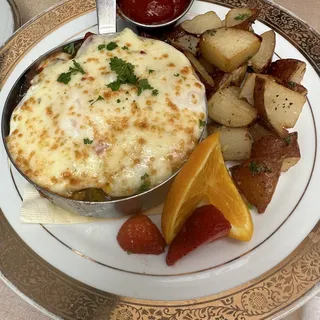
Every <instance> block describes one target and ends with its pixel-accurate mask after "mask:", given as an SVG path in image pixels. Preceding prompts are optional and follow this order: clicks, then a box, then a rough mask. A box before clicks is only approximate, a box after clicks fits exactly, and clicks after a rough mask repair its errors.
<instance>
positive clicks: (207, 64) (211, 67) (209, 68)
mask: <svg viewBox="0 0 320 320" xmlns="http://www.w3.org/2000/svg"><path fill="white" fill-rule="evenodd" d="M198 60H199V62H200V63H201V64H202V65H203V67H204V68H205V69H206V71H207V72H208V73H209V74H214V73H216V72H217V71H220V72H223V71H221V70H219V69H218V68H217V67H216V66H214V65H213V64H212V63H210V62H209V61H207V60H206V59H205V58H204V57H203V56H199V57H198Z"/></svg>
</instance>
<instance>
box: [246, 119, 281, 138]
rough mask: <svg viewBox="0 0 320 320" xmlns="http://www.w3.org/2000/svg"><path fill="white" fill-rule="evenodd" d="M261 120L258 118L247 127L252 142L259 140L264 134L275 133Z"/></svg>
mask: <svg viewBox="0 0 320 320" xmlns="http://www.w3.org/2000/svg"><path fill="white" fill-rule="evenodd" d="M261 122H262V121H261V120H258V121H257V122H256V123H254V124H253V125H252V126H250V127H249V132H250V135H251V138H252V140H253V142H257V141H260V139H261V138H263V137H266V136H270V135H273V136H274V135H275V133H274V132H273V131H271V130H269V129H268V128H266V127H265V126H264V125H263V123H261Z"/></svg>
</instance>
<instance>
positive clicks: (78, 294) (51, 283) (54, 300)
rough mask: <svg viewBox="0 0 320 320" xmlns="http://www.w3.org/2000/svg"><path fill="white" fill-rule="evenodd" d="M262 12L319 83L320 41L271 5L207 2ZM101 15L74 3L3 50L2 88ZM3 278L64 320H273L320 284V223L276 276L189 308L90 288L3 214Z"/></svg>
mask: <svg viewBox="0 0 320 320" xmlns="http://www.w3.org/2000/svg"><path fill="white" fill-rule="evenodd" d="M208 2H212V3H216V4H220V5H224V6H228V7H239V6H243V5H245V4H246V3H249V2H250V4H251V5H255V6H257V7H258V8H259V9H261V18H260V20H261V21H262V22H263V23H265V24H267V25H269V26H270V27H272V28H273V29H275V30H276V31H277V32H279V33H280V34H281V35H283V36H284V37H285V38H286V39H287V40H289V41H290V42H291V43H293V44H294V46H295V47H297V48H298V49H299V50H300V52H302V53H303V54H304V56H305V57H306V58H307V59H308V60H309V62H310V63H311V64H312V66H313V67H314V68H315V70H316V71H317V72H318V74H319V75H320V36H319V34H317V33H316V32H315V31H313V30H312V29H310V28H309V27H308V26H307V25H306V24H305V23H303V22H301V21H300V20H298V19H297V18H295V17H292V16H291V15H290V14H289V13H288V12H286V11H283V10H282V9H281V8H279V7H276V6H275V5H274V4H271V3H269V2H263V1H258V0H250V1H240V0H225V1H219V0H217V1H208ZM94 9H95V1H94V0H68V1H66V2H63V3H59V4H58V5H56V6H55V7H53V8H51V9H50V10H47V11H46V12H44V13H42V14H41V15H39V16H38V17H36V18H35V19H33V20H32V21H30V22H29V23H27V24H26V25H25V26H24V27H22V28H21V29H20V30H19V31H18V32H17V33H16V34H15V35H14V37H13V38H11V39H10V40H9V41H8V42H7V43H6V44H5V45H4V46H3V47H2V48H0V87H2V85H3V84H4V82H5V81H6V79H7V78H8V76H9V75H10V73H11V72H12V70H13V68H14V67H15V65H16V64H17V63H18V62H19V61H20V60H21V59H22V57H23V56H24V55H25V54H26V53H27V52H28V51H29V50H31V49H32V47H34V46H35V45H36V44H37V43H38V42H39V41H41V39H43V38H44V37H45V36H46V35H48V34H49V33H51V32H52V31H53V30H56V29H57V28H59V27H60V26H61V25H63V24H65V23H67V22H69V21H71V20H72V19H75V18H76V17H79V16H81V15H83V14H85V13H87V12H90V11H92V10H94ZM0 270H1V271H2V273H3V275H4V277H6V278H7V279H8V280H9V281H10V282H11V283H12V284H13V285H14V286H15V287H16V288H17V289H18V290H19V291H21V292H22V293H23V294H25V295H26V296H28V297H29V298H31V299H33V300H34V301H35V303H37V304H39V305H41V306H42V307H44V308H45V309H47V310H48V311H49V312H52V313H54V314H56V315H58V316H60V317H62V318H64V319H75V317H76V319H80V320H81V319H83V320H89V319H92V320H93V319H94V320H98V319H105V318H106V315H109V317H110V318H111V319H115V320H132V319H139V320H147V319H148V320H160V319H161V320H169V319H170V320H180V319H181V320H182V319H183V320H192V319H207V320H209V319H210V320H231V319H232V320H247V319H248V320H251V319H252V320H253V319H254V320H256V319H272V318H274V317H275V315H277V314H279V313H281V312H282V311H284V310H285V309H287V308H289V307H290V306H291V305H294V303H296V301H297V300H299V299H300V298H301V297H302V296H304V295H305V294H307V293H308V292H310V290H312V288H314V287H315V285H316V284H317V283H319V281H320V223H318V224H317V226H316V227H315V228H314V230H313V231H312V232H311V233H310V235H309V236H308V237H307V238H306V239H305V240H304V241H303V243H302V244H301V245H300V246H299V247H298V248H297V249H296V250H295V251H294V252H293V253H292V254H291V255H289V256H288V257H287V258H286V259H285V260H284V261H282V262H281V263H280V264H278V265H277V266H276V267H274V268H273V269H272V270H270V271H269V272H267V273H265V274H263V275H262V276H260V277H258V278H256V279H254V280H252V281H250V282H249V283H246V284H244V285H242V286H239V287H237V288H234V289H232V290H228V291H226V292H223V293H220V294H216V295H212V296H209V297H205V298H200V299H194V300H189V301H175V302H173V301H159V302H158V301H148V300H138V299H130V298H126V297H119V296H116V295H113V294H110V293H107V292H103V291H100V290H97V289H94V288H91V287H89V286H87V285H84V284H83V283H81V282H79V281H76V280H75V279H72V278H70V277H69V276H67V275H65V274H63V273H62V272H60V271H59V270H57V269H55V268H54V267H53V266H51V265H49V264H48V263H47V262H46V261H44V260H43V259H42V258H41V257H39V256H38V255H37V254H36V253H35V252H34V251H32V250H31V249H30V248H29V247H28V246H27V245H26V244H25V243H24V242H23V241H22V240H21V239H20V237H19V236H18V235H17V234H16V233H15V231H14V230H13V229H12V228H11V226H10V225H9V223H8V221H7V220H6V218H5V216H4V215H3V213H2V212H1V211H0Z"/></svg>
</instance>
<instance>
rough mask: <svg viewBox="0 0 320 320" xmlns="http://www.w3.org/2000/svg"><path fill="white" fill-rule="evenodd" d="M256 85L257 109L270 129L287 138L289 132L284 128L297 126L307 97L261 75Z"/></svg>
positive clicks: (255, 99) (255, 103) (255, 102)
mask: <svg viewBox="0 0 320 320" xmlns="http://www.w3.org/2000/svg"><path fill="white" fill-rule="evenodd" d="M255 83H256V84H255V88H254V106H255V108H256V109H257V110H258V113H259V115H260V116H261V117H262V118H263V119H264V120H265V121H266V122H267V123H268V124H269V125H270V127H271V128H272V129H273V130H274V131H275V132H276V133H277V134H278V135H279V136H280V137H282V138H285V137H286V136H287V135H288V132H287V131H286V130H284V128H293V127H294V126H295V124H296V122H297V120H298V118H299V115H300V113H301V110H302V107H303V105H304V104H305V102H306V97H305V96H303V95H302V94H299V93H297V92H294V91H292V90H290V89H288V88H286V87H284V86H282V85H281V84H279V83H276V82H275V81H272V80H270V79H267V78H265V77H261V76H259V75H258V76H256V81H255Z"/></svg>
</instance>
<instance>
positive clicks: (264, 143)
mask: <svg viewBox="0 0 320 320" xmlns="http://www.w3.org/2000/svg"><path fill="white" fill-rule="evenodd" d="M251 154H252V157H267V158H271V159H274V160H278V159H279V160H281V161H282V167H281V171H282V172H284V171H287V170H288V169H289V168H290V167H291V166H292V165H295V164H296V163H297V162H298V161H299V160H300V157H301V156H300V148H299V144H298V132H293V133H290V134H289V135H288V137H287V138H285V139H282V138H279V137H277V136H275V135H268V136H264V137H262V138H261V139H260V140H258V141H256V142H254V143H253V146H252V153H251ZM286 160H287V161H286ZM288 161H289V163H288Z"/></svg>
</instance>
